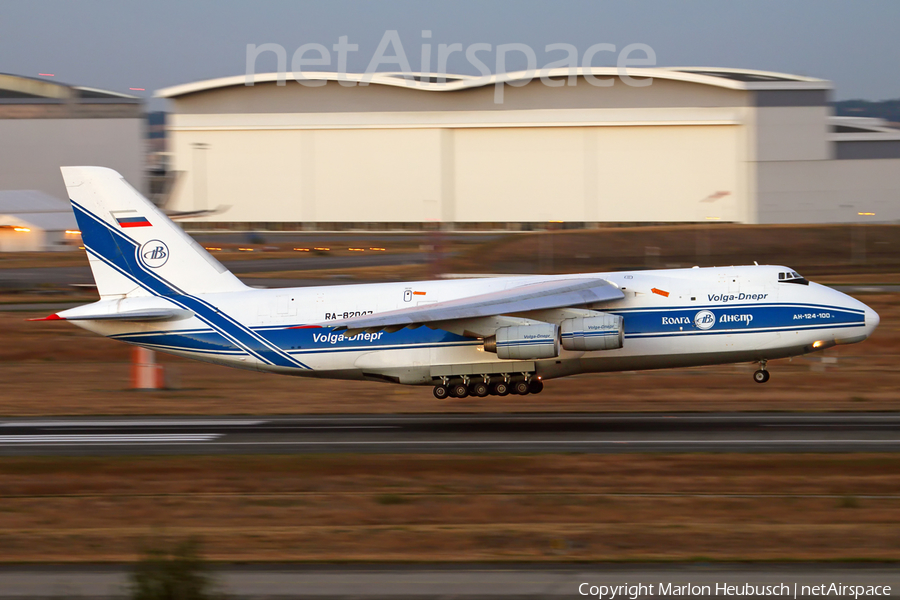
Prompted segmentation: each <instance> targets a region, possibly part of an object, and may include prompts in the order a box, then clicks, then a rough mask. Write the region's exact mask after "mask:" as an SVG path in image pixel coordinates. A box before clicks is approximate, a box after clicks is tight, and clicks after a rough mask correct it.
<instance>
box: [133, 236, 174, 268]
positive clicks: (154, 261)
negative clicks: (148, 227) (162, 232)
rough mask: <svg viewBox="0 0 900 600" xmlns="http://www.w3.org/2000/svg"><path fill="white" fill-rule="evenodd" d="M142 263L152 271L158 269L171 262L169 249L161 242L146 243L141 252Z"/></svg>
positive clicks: (151, 241)
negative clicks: (168, 261)
mask: <svg viewBox="0 0 900 600" xmlns="http://www.w3.org/2000/svg"><path fill="white" fill-rule="evenodd" d="M139 255H140V257H141V262H142V263H144V264H145V265H147V266H148V267H150V268H151V269H158V268H160V267H161V266H163V265H164V264H166V261H167V260H169V247H168V246H166V244H165V242H161V241H160V240H150V241H149V242H145V243H144V245H143V246H141V249H140V251H139Z"/></svg>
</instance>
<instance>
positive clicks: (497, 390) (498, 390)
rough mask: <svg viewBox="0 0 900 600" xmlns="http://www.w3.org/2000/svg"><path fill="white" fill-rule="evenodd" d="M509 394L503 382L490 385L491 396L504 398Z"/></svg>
mask: <svg viewBox="0 0 900 600" xmlns="http://www.w3.org/2000/svg"><path fill="white" fill-rule="evenodd" d="M507 394H509V385H507V383H506V382H505V381H496V382H494V383H492V384H491V395H492V396H506V395H507Z"/></svg>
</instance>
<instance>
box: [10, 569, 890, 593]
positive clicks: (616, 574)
mask: <svg viewBox="0 0 900 600" xmlns="http://www.w3.org/2000/svg"><path fill="white" fill-rule="evenodd" d="M130 573H131V567H130V566H127V565H104V566H93V565H85V566H71V565H59V566H52V565H51V566H31V567H29V566H7V567H0V598H2V599H12V598H17V599H22V600H24V599H26V598H95V599H98V600H101V599H102V600H107V599H109V600H112V599H114V598H115V599H118V598H127V597H129V596H128V585H129V574H130ZM210 575H211V576H212V579H213V581H214V582H215V585H216V586H217V588H218V589H219V590H220V591H222V592H224V593H225V594H227V597H230V598H235V599H238V598H240V599H251V598H252V599H258V600H262V599H267V600H268V599H271V600H275V599H276V598H277V599H288V598H318V599H322V600H324V599H326V598H329V599H335V600H336V599H338V598H348V599H349V598H354V599H358V600H364V599H372V600H374V599H379V600H380V599H388V598H390V599H397V598H404V599H413V598H442V599H445V600H449V599H453V598H465V599H467V600H475V599H480V598H586V597H590V596H589V595H588V594H590V592H591V586H597V589H596V591H595V592H594V594H593V597H594V598H597V597H600V594H601V593H602V594H603V595H602V597H603V598H610V594H609V588H611V587H617V586H622V585H627V586H629V587H630V586H635V585H639V584H643V585H644V588H636V589H635V588H632V590H633V592H634V593H633V594H628V593H625V594H621V593H616V595H615V598H659V597H665V598H668V597H671V596H676V595H678V596H691V597H696V598H712V597H723V596H726V595H727V596H735V595H740V596H742V597H744V596H749V595H753V596H756V597H758V596H759V594H758V593H754V594H747V593H746V588H744V587H743V586H745V585H747V584H749V585H750V586H753V589H754V590H758V591H765V588H762V587H760V586H773V587H774V586H780V584H784V585H785V586H786V589H787V593H784V590H782V589H781V588H780V587H778V588H777V589H778V591H780V592H782V594H783V596H787V597H796V598H802V597H807V598H809V597H817V596H824V595H826V594H824V593H822V590H821V589H819V590H818V592H819V593H818V594H815V595H814V594H813V593H812V588H813V586H822V585H825V586H826V590H827V586H830V585H831V584H832V583H833V584H836V585H838V584H839V585H841V586H866V587H867V586H873V589H872V591H875V590H874V586H879V587H878V590H877V591H878V592H879V593H880V594H884V595H889V596H893V597H896V596H898V595H900V593H898V592H900V569H897V567H896V565H878V564H875V565H860V564H839V563H830V564H802V563H801V564H789V565H778V564H763V565H744V564H696V563H692V564H634V565H618V564H577V565H565V564H562V565H549V566H540V565H480V566H479V565H452V566H442V565H384V566H379V565H367V566H354V565H341V566H328V565H283V564H282V565H278V564H273V565H232V566H227V565H226V566H220V567H216V568H214V569H213V570H212V571H211V573H210ZM660 584H662V585H663V587H664V589H665V593H664V594H660V593H659V591H660V588H659V586H660ZM686 584H689V585H690V588H683V587H681V586H684V585H686ZM651 585H652V586H653V588H652V590H653V591H652V593H651V592H650V587H649V586H651ZM717 585H718V586H720V591H719V593H718V594H716V586H717ZM600 586H606V590H605V591H604V590H601V588H600ZM667 586H671V587H667ZM703 586H707V587H706V588H704V587H703ZM724 586H738V588H737V590H735V589H734V588H731V590H730V591H732V593H730V594H726V593H725V591H726V588H724ZM795 586H796V588H795ZM803 586H807V588H806V591H807V592H808V593H806V594H804V593H803V591H804V589H805V588H804V587H803ZM883 586H890V590H886V589H885V588H884V587H883ZM676 587H679V589H681V590H687V591H692V592H695V593H684V592H682V593H681V594H677V593H673V591H674V590H675V588H676ZM770 589H771V588H770ZM795 589H796V592H797V595H796V596H794V591H795ZM839 589H840V588H839ZM707 590H708V591H709V592H710V593H708V594H706V593H702V592H705V591H707ZM735 591H744V592H745V593H740V594H735V593H733V592H735ZM620 592H621V588H620ZM696 592H700V593H696ZM885 592H887V593H886V594H885ZM830 596H831V597H838V598H847V597H849V598H853V597H854V594H853V593H852V592H850V593H849V594H848V593H847V592H846V591H845V592H844V593H842V594H835V593H834V592H832V593H831V594H830ZM765 597H768V596H765ZM859 597H860V598H863V597H873V596H872V595H869V596H866V595H865V594H864V593H863V594H860V595H859ZM882 597H884V596H882Z"/></svg>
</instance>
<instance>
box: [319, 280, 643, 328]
mask: <svg viewBox="0 0 900 600" xmlns="http://www.w3.org/2000/svg"><path fill="white" fill-rule="evenodd" d="M624 297H625V295H624V294H623V293H622V290H620V289H619V288H618V287H617V286H616V285H615V284H613V283H610V282H609V281H607V280H606V279H583V278H579V279H554V280H551V281H540V282H538V283H529V284H525V285H521V286H518V287H514V288H509V289H506V290H502V291H497V292H490V293H487V294H479V295H475V296H467V297H465V298H457V299H455V300H447V301H444V302H435V303H434V304H428V305H426V306H411V307H409V308H402V309H400V310H392V311H388V312H383V313H377V314H373V315H365V316H361V317H353V318H351V319H340V320H337V321H326V322H323V323H316V325H321V326H323V327H334V328H335V329H337V330H343V329H346V330H349V331H363V330H365V331H378V330H381V329H387V330H389V331H390V330H399V329H402V328H404V327H408V326H416V327H417V326H420V325H429V324H433V323H437V322H441V321H452V320H454V319H472V318H479V317H492V316H497V315H509V314H516V313H524V312H529V311H534V310H544V309H550V308H569V307H581V306H585V305H589V304H595V303H598V302H609V301H611V300H618V299H620V298H624Z"/></svg>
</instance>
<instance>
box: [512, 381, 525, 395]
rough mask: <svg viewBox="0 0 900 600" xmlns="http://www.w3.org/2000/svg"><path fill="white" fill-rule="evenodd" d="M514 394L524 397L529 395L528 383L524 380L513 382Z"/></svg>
mask: <svg viewBox="0 0 900 600" xmlns="http://www.w3.org/2000/svg"><path fill="white" fill-rule="evenodd" d="M512 393H513V394H518V395H519V396H524V395H526V394H527V393H528V382H527V381H525V380H524V379H519V380H518V381H513V384H512Z"/></svg>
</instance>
